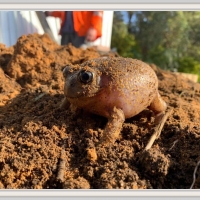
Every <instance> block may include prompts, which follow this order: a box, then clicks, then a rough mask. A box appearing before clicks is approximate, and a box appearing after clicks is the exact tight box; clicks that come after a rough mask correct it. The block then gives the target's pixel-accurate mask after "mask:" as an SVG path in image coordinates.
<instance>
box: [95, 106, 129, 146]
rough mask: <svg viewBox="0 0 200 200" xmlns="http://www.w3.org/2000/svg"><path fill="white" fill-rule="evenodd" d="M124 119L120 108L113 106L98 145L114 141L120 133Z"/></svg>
mask: <svg viewBox="0 0 200 200" xmlns="http://www.w3.org/2000/svg"><path fill="white" fill-rule="evenodd" d="M124 120H125V116H124V112H123V111H122V110H121V109H119V108H116V107H114V108H113V111H112V113H111V115H110V118H108V122H107V124H106V127H105V129H104V132H103V137H102V139H101V141H100V143H99V145H107V144H109V143H114V142H115V140H116V139H117V138H118V136H119V134H120V131H121V129H122V125H123V123H124Z"/></svg>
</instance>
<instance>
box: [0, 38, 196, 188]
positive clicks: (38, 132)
mask: <svg viewBox="0 0 200 200" xmlns="http://www.w3.org/2000/svg"><path fill="white" fill-rule="evenodd" d="M100 56H104V55H102V54H100V53H98V52H97V51H96V50H95V49H93V48H90V49H87V50H83V49H76V48H75V47H73V46H71V45H68V46H59V45H57V44H55V43H54V42H53V41H51V40H50V39H49V37H48V36H47V35H42V36H41V35H37V34H34V35H28V36H22V37H20V38H19V39H18V41H17V43H16V45H14V46H13V47H10V48H6V47H5V46H4V45H0V67H1V68H0V151H1V154H0V188H6V189H8V188H18V189H19V188H20V189H22V188H34V189H36V188H44V189H47V188H65V189H66V188H84V189H87V188H91V189H94V188H99V189H100V188H102V189H106V188H115V189H116V188H121V189H124V188H126V189H141V188H143V189H146V188H155V189H158V188H159V189H161V188H163V189H175V188H180V189H185V188H189V187H190V186H191V184H192V182H193V172H194V169H195V166H196V165H197V162H198V161H199V160H200V152H199V144H200V125H199V121H200V85H199V84H198V83H194V82H192V81H189V80H188V79H186V78H183V77H181V76H179V75H176V74H174V73H170V72H166V71H162V70H160V69H159V68H157V67H155V66H153V65H151V66H152V68H153V69H154V70H155V71H156V74H157V76H158V78H159V91H160V94H161V95H162V97H163V99H164V100H165V101H166V102H167V104H168V109H170V108H173V112H172V114H171V115H170V116H169V118H168V120H167V121H166V123H165V125H164V127H163V130H162V133H161V136H160V137H159V139H157V140H156V141H155V143H154V145H153V146H152V148H151V149H150V150H148V151H146V152H143V150H144V147H145V146H146V144H147V143H148V140H149V138H150V137H151V135H152V134H153V132H154V127H155V125H154V123H153V120H152V113H151V111H150V110H148V109H146V110H144V111H143V112H141V113H140V114H138V115H137V116H134V117H132V118H130V119H127V120H126V121H125V123H124V124H123V129H122V131H121V134H120V137H119V138H118V140H117V141H116V142H115V143H114V144H113V145H109V146H108V147H105V148H102V149H101V150H100V151H99V152H98V160H97V161H96V162H94V160H93V159H92V151H91V150H92V149H91V146H93V145H94V144H96V143H98V141H99V140H100V138H101V136H102V132H103V129H104V127H105V124H106V122H107V119H105V118H103V117H100V116H97V115H93V114H89V113H85V112H83V111H81V112H79V113H77V112H74V111H73V110H61V109H59V105H60V102H61V101H62V99H63V96H64V95H63V77H62V70H63V68H64V66H65V65H67V64H69V63H72V64H77V63H82V62H84V61H86V60H89V59H92V58H96V57H100ZM107 56H117V55H115V54H112V53H109V54H107ZM88 152H89V154H90V155H91V157H88ZM193 188H200V169H197V172H196V182H195V184H194V187H193Z"/></svg>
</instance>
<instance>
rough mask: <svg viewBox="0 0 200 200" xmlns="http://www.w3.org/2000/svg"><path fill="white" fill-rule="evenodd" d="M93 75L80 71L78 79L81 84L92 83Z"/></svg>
mask: <svg viewBox="0 0 200 200" xmlns="http://www.w3.org/2000/svg"><path fill="white" fill-rule="evenodd" d="M92 78H93V74H92V73H91V72H87V71H81V72H80V74H79V79H80V81H81V82H83V83H89V82H91V81H92Z"/></svg>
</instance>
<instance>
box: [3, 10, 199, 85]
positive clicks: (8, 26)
mask: <svg viewBox="0 0 200 200" xmlns="http://www.w3.org/2000/svg"><path fill="white" fill-rule="evenodd" d="M46 21H47V23H48V26H49V29H50V32H51V33H52V37H53V38H54V40H55V41H56V42H57V43H58V44H60V35H59V34H58V32H59V29H60V21H59V18H55V17H50V16H49V17H46ZM0 29H1V31H0V43H3V44H5V45H6V46H11V45H14V44H15V43H16V41H17V39H18V37H20V36H21V35H23V34H30V33H35V32H37V33H39V34H43V33H44V32H47V31H46V30H45V29H44V26H43V25H42V23H41V19H39V17H38V15H37V13H36V12H35V11H0ZM90 45H99V46H103V47H106V48H108V49H109V50H111V51H116V52H117V53H118V54H120V55H121V56H123V57H131V58H137V59H140V60H143V61H145V62H148V63H154V64H155V65H157V66H159V67H160V68H162V69H165V70H170V71H173V72H182V73H187V74H191V76H193V78H192V79H193V80H194V81H195V82H197V81H199V82H200V12H198V11H104V12H103V25H102V37H101V38H98V39H97V40H96V41H95V42H93V43H92V44H90Z"/></svg>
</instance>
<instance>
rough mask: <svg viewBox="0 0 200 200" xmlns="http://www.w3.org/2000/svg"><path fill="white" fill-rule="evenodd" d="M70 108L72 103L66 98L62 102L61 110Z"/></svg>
mask: <svg viewBox="0 0 200 200" xmlns="http://www.w3.org/2000/svg"><path fill="white" fill-rule="evenodd" d="M69 106H70V102H69V101H68V99H67V98H66V97H65V98H64V99H63V100H62V102H61V104H60V106H59V108H60V109H68V108H69Z"/></svg>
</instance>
